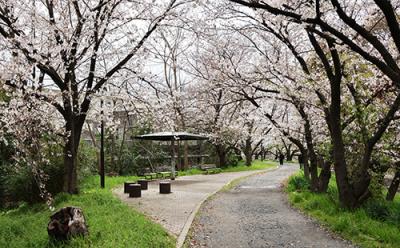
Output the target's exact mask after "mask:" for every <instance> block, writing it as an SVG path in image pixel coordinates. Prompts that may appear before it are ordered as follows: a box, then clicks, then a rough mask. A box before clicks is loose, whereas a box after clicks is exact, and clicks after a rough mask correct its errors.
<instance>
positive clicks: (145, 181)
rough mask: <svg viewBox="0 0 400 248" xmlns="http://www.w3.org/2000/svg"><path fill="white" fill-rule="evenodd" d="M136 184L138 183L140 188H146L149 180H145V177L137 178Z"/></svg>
mask: <svg viewBox="0 0 400 248" xmlns="http://www.w3.org/2000/svg"><path fill="white" fill-rule="evenodd" d="M138 184H140V186H141V189H142V190H147V189H148V188H149V186H148V184H149V181H147V180H146V179H140V180H138Z"/></svg>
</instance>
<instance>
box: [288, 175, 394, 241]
mask: <svg viewBox="0 0 400 248" xmlns="http://www.w3.org/2000/svg"><path fill="white" fill-rule="evenodd" d="M307 188H308V182H307V181H306V180H305V179H304V177H303V175H302V174H301V173H299V174H296V175H294V176H292V177H290V178H289V181H288V186H287V191H288V194H289V201H290V203H291V204H292V205H293V206H294V207H296V208H298V209H300V210H302V211H303V212H305V213H306V214H309V215H310V216H312V217H314V218H316V219H318V220H319V221H320V222H321V223H322V224H323V225H325V226H327V227H328V228H329V229H331V230H332V231H334V232H336V233H338V234H340V235H341V236H342V237H343V238H345V239H348V240H351V241H353V242H354V243H356V244H358V245H360V246H362V247H400V229H399V227H400V197H396V198H395V200H394V201H393V202H387V201H386V200H384V198H383V197H382V198H381V199H373V200H370V201H368V202H367V203H365V204H364V205H363V206H362V207H361V208H359V209H357V210H354V211H349V210H346V209H343V208H341V207H340V206H339V200H338V197H337V196H338V194H337V187H336V184H335V182H334V178H332V179H331V182H330V184H329V190H328V193H326V194H315V193H311V192H310V191H309V190H307Z"/></svg>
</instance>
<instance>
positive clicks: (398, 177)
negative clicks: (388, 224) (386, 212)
mask: <svg viewBox="0 0 400 248" xmlns="http://www.w3.org/2000/svg"><path fill="white" fill-rule="evenodd" d="M399 184H400V170H398V171H396V174H395V175H394V178H393V180H392V183H391V184H390V187H389V190H388V192H387V195H386V200H388V201H393V199H394V196H395V195H396V192H397V190H398V188H399Z"/></svg>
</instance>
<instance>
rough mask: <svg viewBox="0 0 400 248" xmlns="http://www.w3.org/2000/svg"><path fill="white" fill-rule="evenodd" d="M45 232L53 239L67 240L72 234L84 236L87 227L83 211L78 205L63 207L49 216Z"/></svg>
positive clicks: (86, 232)
mask: <svg viewBox="0 0 400 248" xmlns="http://www.w3.org/2000/svg"><path fill="white" fill-rule="evenodd" d="M47 233H48V234H49V236H50V237H51V238H53V239H55V240H67V239H69V238H70V237H73V236H79V235H81V236H85V235H87V234H88V227H87V224H86V221H85V217H84V215H83V211H82V209H81V208H78V207H65V208H62V209H60V210H58V211H57V212H56V213H54V214H53V215H52V216H50V222H49V224H48V225H47Z"/></svg>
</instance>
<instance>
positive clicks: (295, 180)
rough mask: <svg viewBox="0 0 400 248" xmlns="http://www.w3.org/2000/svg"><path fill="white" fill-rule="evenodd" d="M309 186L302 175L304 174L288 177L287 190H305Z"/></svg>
mask: <svg viewBox="0 0 400 248" xmlns="http://www.w3.org/2000/svg"><path fill="white" fill-rule="evenodd" d="M309 187H310V183H309V182H308V181H307V179H306V178H305V177H304V175H302V174H300V175H294V176H291V177H290V178H289V181H288V187H287V190H288V191H289V192H293V191H299V190H307V189H309Z"/></svg>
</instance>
